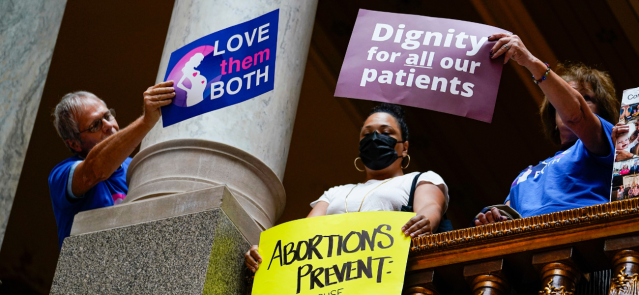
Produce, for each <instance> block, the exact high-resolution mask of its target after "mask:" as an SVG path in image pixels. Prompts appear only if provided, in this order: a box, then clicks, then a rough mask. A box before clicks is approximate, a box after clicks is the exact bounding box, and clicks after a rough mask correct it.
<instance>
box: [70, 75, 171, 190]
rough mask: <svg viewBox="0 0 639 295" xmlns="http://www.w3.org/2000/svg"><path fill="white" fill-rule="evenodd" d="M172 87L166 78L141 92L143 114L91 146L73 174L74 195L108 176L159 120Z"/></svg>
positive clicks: (88, 188)
mask: <svg viewBox="0 0 639 295" xmlns="http://www.w3.org/2000/svg"><path fill="white" fill-rule="evenodd" d="M172 86H173V81H167V82H162V83H160V84H157V85H155V86H152V87H149V88H148V89H147V90H146V91H145V92H144V114H143V115H142V116H141V117H139V118H138V119H136V120H135V121H134V122H133V123H131V124H130V125H129V126H127V127H126V128H124V129H122V130H121V131H118V132H116V133H115V134H113V135H111V136H109V137H107V138H106V139H104V140H103V141H101V142H100V143H98V144H97V145H95V146H94V147H93V148H92V149H91V151H90V152H89V153H88V154H87V156H86V158H85V160H84V161H82V162H80V163H79V164H78V165H77V166H76V168H75V171H74V173H73V181H72V186H71V189H72V192H73V195H75V196H82V195H83V194H84V193H86V192H87V191H89V190H90V189H91V188H92V187H93V186H95V185H96V184H98V183H99V182H100V181H104V180H106V179H108V178H109V177H110V176H111V174H113V172H114V171H115V170H116V169H118V167H120V165H121V164H122V162H124V160H126V158H127V157H129V155H131V153H132V152H133V150H134V149H135V148H136V147H137V146H138V144H140V142H142V139H143V138H144V136H146V134H147V133H148V132H149V131H150V130H151V128H153V126H155V123H157V121H158V120H159V119H160V116H161V115H162V113H161V111H160V107H162V106H165V105H168V104H170V103H171V102H172V98H173V97H175V90H174V88H173V87H172ZM102 120H104V119H102Z"/></svg>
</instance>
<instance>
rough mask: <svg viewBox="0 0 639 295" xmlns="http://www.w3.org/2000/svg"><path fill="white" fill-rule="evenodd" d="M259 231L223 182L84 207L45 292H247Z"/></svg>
mask: <svg viewBox="0 0 639 295" xmlns="http://www.w3.org/2000/svg"><path fill="white" fill-rule="evenodd" d="M259 233H260V229H259V227H258V226H257V224H256V223H255V222H254V221H253V220H252V219H251V218H250V217H249V215H248V214H247V213H246V211H244V210H243V209H242V207H241V206H240V205H239V203H238V202H237V200H236V199H235V198H234V196H233V195H232V193H231V192H230V191H229V190H228V188H227V187H226V186H223V185H222V186H216V187H212V188H209V189H203V190H199V191H195V192H188V193H182V194H176V195H170V196H164V197H158V198H154V199H149V200H144V201H139V202H134V203H128V204H124V205H120V206H114V207H108V208H102V209H97V210H91V211H85V212H82V213H80V214H78V215H76V219H75V221H74V227H73V229H72V235H71V236H70V237H68V238H67V239H65V241H64V245H63V247H62V251H61V253H60V258H59V260H58V266H57V269H56V273H55V277H54V280H53V285H52V287H51V294H246V292H247V278H248V276H249V275H250V273H249V271H248V270H247V269H246V267H245V266H244V253H245V252H246V251H247V249H248V248H249V247H250V245H251V244H256V243H257V242H258V239H259Z"/></svg>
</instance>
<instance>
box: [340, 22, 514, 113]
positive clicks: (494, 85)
mask: <svg viewBox="0 0 639 295" xmlns="http://www.w3.org/2000/svg"><path fill="white" fill-rule="evenodd" d="M495 33H509V34H510V32H508V31H505V30H503V29H499V28H496V27H492V26H488V25H483V24H477V23H472V22H467V21H459V20H452V19H444V18H434V17H426V16H418V15H407V14H397V13H388V12H379V11H371V10H364V9H360V10H359V14H358V15H357V21H356V22H355V28H354V29H353V34H352V36H351V40H350V42H349V44H348V50H347V51H346V57H345V59H344V63H343V64H342V70H341V72H340V74H339V79H338V81H337V89H336V90H335V96H340V97H350V98H359V99H366V100H374V101H381V102H390V103H396V104H401V105H407V106H413V107H419V108H424V109H429V110H435V111H440V112H444V113H449V114H453V115H458V116H464V117H468V118H472V119H476V120H480V121H484V122H488V123H490V122H491V121H492V118H493V111H494V109H495V100H496V99H497V90H498V88H499V80H500V78H501V70H502V67H503V60H504V59H503V58H498V59H495V60H492V59H490V55H489V54H490V49H491V48H492V46H493V45H494V42H489V41H488V36H490V35H491V34H495Z"/></svg>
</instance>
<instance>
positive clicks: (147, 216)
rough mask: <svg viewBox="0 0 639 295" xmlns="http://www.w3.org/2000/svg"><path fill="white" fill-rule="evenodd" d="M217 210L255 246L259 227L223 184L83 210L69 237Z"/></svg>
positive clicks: (76, 218) (78, 215)
mask: <svg viewBox="0 0 639 295" xmlns="http://www.w3.org/2000/svg"><path fill="white" fill-rule="evenodd" d="M215 208H221V209H222V210H223V211H224V212H225V213H226V215H227V216H228V217H229V219H230V220H231V221H232V222H233V223H234V224H235V226H236V227H237V228H238V229H239V230H240V232H241V233H242V235H243V236H244V238H246V240H247V241H249V242H250V243H251V244H253V245H257V244H258V243H259V237H260V233H261V229H260V227H259V226H258V225H257V224H256V223H255V221H254V220H253V219H251V218H249V214H248V213H247V212H246V211H245V210H244V209H243V208H242V207H241V206H240V204H239V203H238V201H237V199H236V198H235V196H234V195H233V193H231V191H229V189H228V188H227V187H226V186H225V185H219V186H214V187H211V188H206V189H202V190H197V191H191V192H186V193H181V194H174V195H168V196H162V197H156V198H151V199H147V200H142V201H137V202H132V203H124V204H121V205H117V206H112V207H106V208H100V209H94V210H89V211H83V212H80V213H78V214H77V215H76V216H75V219H74V221H73V227H72V228H71V236H77V235H81V234H87V233H92V232H98V231H104V230H108V229H114V228H119V227H125V226H130V225H136V224H141V223H145V222H150V221H156V220H161V219H166V218H171V217H175V216H181V215H187V214H192V213H197V212H202V211H208V210H212V209H215Z"/></svg>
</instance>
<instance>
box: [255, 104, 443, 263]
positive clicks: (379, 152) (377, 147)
mask: <svg viewBox="0 0 639 295" xmlns="http://www.w3.org/2000/svg"><path fill="white" fill-rule="evenodd" d="M408 137H409V134H408V126H407V125H406V122H405V121H404V111H403V109H402V108H401V107H399V106H396V105H392V104H387V103H383V104H381V105H379V106H377V107H375V108H374V109H373V110H372V111H371V113H370V115H369V116H368V118H367V119H366V121H365V122H364V125H363V126H362V129H361V131H360V134H359V152H360V153H359V157H357V158H355V168H356V169H357V170H358V171H360V172H362V173H364V174H365V179H364V181H363V182H362V183H357V184H346V185H341V186H336V187H333V188H331V189H329V190H328V191H326V192H324V194H323V195H322V196H321V197H320V198H319V199H318V200H316V201H314V202H313V203H311V207H313V209H312V210H311V212H310V213H309V214H308V216H307V218H308V217H316V216H323V215H332V214H342V213H351V212H366V211H412V212H415V213H416V216H415V217H413V218H411V219H410V220H408V221H407V222H406V224H405V225H404V226H403V227H402V231H403V232H404V235H406V236H410V237H418V236H422V235H427V234H431V233H434V232H437V230H438V228H439V227H440V224H441V223H442V216H443V214H444V213H445V212H446V209H447V206H448V187H447V186H446V183H444V180H443V179H442V178H441V177H440V176H439V175H437V173H435V172H432V171H428V172H425V173H419V172H413V173H409V174H404V169H406V168H407V167H408V165H410V156H409V155H408V146H409V144H408ZM413 188H414V192H413V203H412V204H410V203H409V200H410V199H411V191H413ZM445 227H446V228H447V229H450V228H451V227H450V222H449V221H448V220H445ZM245 259H246V261H245V264H246V266H247V267H248V268H249V269H250V270H251V271H253V272H255V271H256V270H257V268H258V267H259V263H261V262H262V258H261V256H260V254H259V253H258V248H257V246H256V245H254V246H253V247H251V249H250V250H249V251H248V252H247V253H246V254H245Z"/></svg>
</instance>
